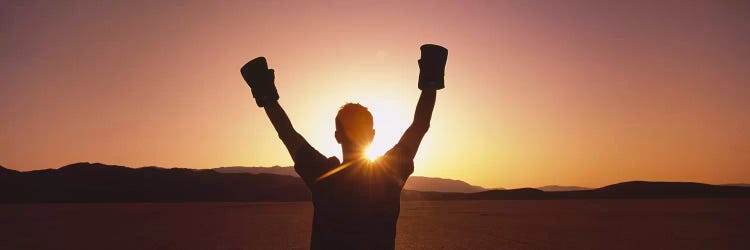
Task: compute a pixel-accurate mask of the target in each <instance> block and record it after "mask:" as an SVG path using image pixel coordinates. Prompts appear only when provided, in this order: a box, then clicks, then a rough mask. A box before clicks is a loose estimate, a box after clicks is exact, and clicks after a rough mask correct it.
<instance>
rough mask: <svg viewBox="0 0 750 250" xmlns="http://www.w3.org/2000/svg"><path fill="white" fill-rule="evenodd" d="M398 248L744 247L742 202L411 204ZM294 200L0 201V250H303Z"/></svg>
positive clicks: (746, 213)
mask: <svg viewBox="0 0 750 250" xmlns="http://www.w3.org/2000/svg"><path fill="white" fill-rule="evenodd" d="M401 207H402V210H401V217H400V219H399V224H398V236H397V239H396V244H397V248H398V249H750V199H687V200H547V201H512V200H505V201H414V202H404V203H402V205H401ZM311 216H312V206H311V204H310V203H308V202H300V203H108V204H10V205H7V204H6V205H0V249H305V248H307V247H308V243H309V237H310V227H311V226H310V225H311V221H312V218H311Z"/></svg>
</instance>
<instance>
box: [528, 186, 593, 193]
mask: <svg viewBox="0 0 750 250" xmlns="http://www.w3.org/2000/svg"><path fill="white" fill-rule="evenodd" d="M536 189H539V190H542V191H545V192H559V191H581V190H590V189H591V188H587V187H578V186H558V185H549V186H544V187H538V188H536Z"/></svg>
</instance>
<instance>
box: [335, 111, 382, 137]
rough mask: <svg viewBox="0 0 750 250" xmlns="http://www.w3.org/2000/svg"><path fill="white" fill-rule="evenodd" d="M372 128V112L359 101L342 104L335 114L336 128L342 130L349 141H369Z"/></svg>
mask: <svg viewBox="0 0 750 250" xmlns="http://www.w3.org/2000/svg"><path fill="white" fill-rule="evenodd" d="M372 128H373V122H372V114H371V113H370V111H369V110H367V108H366V107H365V106H362V105H360V104H359V103H347V104H344V106H341V108H340V109H339V112H338V114H336V130H338V131H343V132H344V134H345V135H346V138H347V139H349V140H350V141H351V142H360V143H363V142H364V143H369V142H370V139H371V138H368V135H369V134H371V133H372V132H371V131H372Z"/></svg>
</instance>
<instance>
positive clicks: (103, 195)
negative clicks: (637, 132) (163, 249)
mask: <svg viewBox="0 0 750 250" xmlns="http://www.w3.org/2000/svg"><path fill="white" fill-rule="evenodd" d="M225 170H227V169H225ZM235 170H236V169H235ZM663 198H750V187H737V186H720V185H709V184H703V183H694V182H646V181H631V182H623V183H618V184H614V185H609V186H606V187H602V188H597V189H591V190H578V191H554V192H545V191H543V190H539V189H534V188H521V189H510V190H488V191H481V192H473V193H460V192H432V191H426V192H425V191H415V190H408V189H407V190H404V191H403V192H402V195H401V199H403V200H467V199H475V200H545V199H663ZM310 199H311V196H310V192H309V191H308V189H307V187H306V186H305V184H304V183H303V181H302V180H301V179H300V178H298V177H294V176H287V175H277V174H265V173H260V174H250V173H236V172H229V173H221V172H219V171H215V170H195V169H184V168H171V169H164V168H159V167H143V168H128V167H124V166H116V165H105V164H101V163H87V162H83V163H75V164H70V165H67V166H63V167H61V168H59V169H45V170H35V171H28V172H18V171H14V170H10V169H6V168H0V203H9V202H182V201H309V200H310Z"/></svg>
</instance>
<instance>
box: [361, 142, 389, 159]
mask: <svg viewBox="0 0 750 250" xmlns="http://www.w3.org/2000/svg"><path fill="white" fill-rule="evenodd" d="M384 153H385V152H383V153H381V152H380V150H378V149H375V148H374V147H372V145H371V146H370V147H369V148H367V150H366V151H365V157H367V159H368V160H370V161H375V160H376V159H378V157H380V156H381V155H383V154H384Z"/></svg>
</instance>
